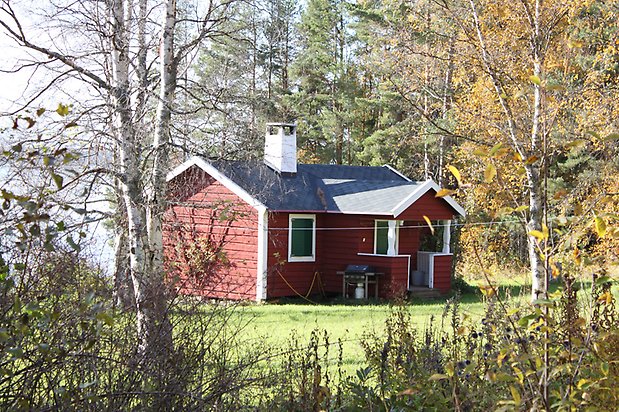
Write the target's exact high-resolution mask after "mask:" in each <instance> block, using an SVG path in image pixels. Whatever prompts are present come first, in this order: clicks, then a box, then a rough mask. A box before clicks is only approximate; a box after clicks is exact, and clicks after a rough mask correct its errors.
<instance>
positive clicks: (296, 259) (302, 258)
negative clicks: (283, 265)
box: [288, 256, 316, 262]
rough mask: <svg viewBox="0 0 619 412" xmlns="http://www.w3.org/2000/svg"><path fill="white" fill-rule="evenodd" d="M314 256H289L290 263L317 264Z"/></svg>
mask: <svg viewBox="0 0 619 412" xmlns="http://www.w3.org/2000/svg"><path fill="white" fill-rule="evenodd" d="M315 261H316V257H314V256H288V262H315Z"/></svg>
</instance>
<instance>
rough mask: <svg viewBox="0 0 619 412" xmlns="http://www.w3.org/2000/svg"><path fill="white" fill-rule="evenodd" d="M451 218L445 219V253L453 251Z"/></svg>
mask: <svg viewBox="0 0 619 412" xmlns="http://www.w3.org/2000/svg"><path fill="white" fill-rule="evenodd" d="M450 243H451V220H443V253H451V252H450V246H449V244H450Z"/></svg>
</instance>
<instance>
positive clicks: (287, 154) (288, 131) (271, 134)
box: [264, 123, 297, 173]
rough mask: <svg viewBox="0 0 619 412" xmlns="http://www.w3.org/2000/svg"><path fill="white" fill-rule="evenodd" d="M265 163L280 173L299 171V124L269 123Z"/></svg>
mask: <svg viewBox="0 0 619 412" xmlns="http://www.w3.org/2000/svg"><path fill="white" fill-rule="evenodd" d="M264 163H265V164H266V165H267V166H269V167H270V168H271V169H273V170H275V171H276V172H279V173H297V125H296V124H290V123H267V132H266V136H265V139H264Z"/></svg>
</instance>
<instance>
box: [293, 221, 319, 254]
mask: <svg viewBox="0 0 619 412" xmlns="http://www.w3.org/2000/svg"><path fill="white" fill-rule="evenodd" d="M291 225H292V236H291V241H292V245H291V247H290V255H291V256H295V257H300V256H313V253H312V252H313V250H312V249H313V248H312V245H313V243H314V220H313V219H303V218H293V219H291Z"/></svg>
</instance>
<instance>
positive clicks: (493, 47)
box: [439, 0, 568, 300]
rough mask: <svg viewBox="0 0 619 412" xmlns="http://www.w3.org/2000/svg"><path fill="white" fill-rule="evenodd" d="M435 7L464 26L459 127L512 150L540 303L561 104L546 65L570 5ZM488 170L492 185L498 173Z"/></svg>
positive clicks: (472, 0)
mask: <svg viewBox="0 0 619 412" xmlns="http://www.w3.org/2000/svg"><path fill="white" fill-rule="evenodd" d="M439 3H440V4H442V6H443V8H444V10H445V11H447V12H448V13H449V15H450V16H451V17H452V19H453V21H455V22H456V23H457V24H458V25H459V27H460V28H461V31H462V36H461V37H460V38H459V41H461V42H462V44H466V45H468V46H467V47H463V48H462V49H461V50H460V55H459V63H460V67H461V68H463V69H465V70H467V72H466V73H465V72H460V73H459V74H458V75H459V76H461V77H460V79H462V80H459V81H462V82H463V83H464V84H467V85H468V87H470V89H469V90H475V95H473V96H471V95H467V96H465V95H461V96H460V98H459V100H458V102H457V105H458V106H459V119H460V121H461V122H462V125H463V126H461V129H463V130H467V129H468V130H467V132H468V133H471V134H479V135H481V136H482V137H483V138H484V139H487V138H490V139H494V140H490V141H489V142H488V145H489V146H493V145H496V144H497V143H500V145H503V146H504V147H506V148H509V149H510V150H511V152H512V153H513V155H514V158H515V159H516V162H517V165H516V169H517V170H521V171H522V174H523V176H524V182H525V187H523V190H522V195H525V196H526V198H527V209H528V210H527V212H526V230H527V233H528V234H527V241H528V242H527V243H528V255H529V263H530V272H531V281H532V290H531V298H532V299H533V300H535V299H538V298H541V297H543V296H544V295H545V293H546V292H547V287H548V285H547V277H548V272H547V269H548V267H547V266H548V265H547V262H546V261H545V260H546V259H548V255H547V241H548V238H549V233H548V228H547V225H546V221H545V219H546V209H545V205H546V203H545V197H544V196H545V192H544V185H545V181H546V177H547V170H548V160H549V159H548V156H547V154H548V147H549V144H551V143H550V139H551V136H552V135H553V132H554V130H555V127H556V126H557V124H556V117H557V114H558V112H559V110H560V107H561V106H560V104H559V103H560V99H561V97H560V96H556V95H553V93H552V92H551V91H550V90H551V89H550V88H548V87H546V86H547V85H548V84H550V83H549V79H550V78H551V77H552V71H551V70H548V68H547V64H548V61H549V60H551V61H552V58H553V57H554V55H555V54H556V53H558V52H559V51H560V50H561V48H562V47H563V46H562V41H563V40H564V39H565V36H566V32H565V30H564V27H565V26H564V24H565V17H566V15H567V11H568V9H567V6H566V5H564V4H563V3H560V2H554V1H552V2H542V1H541V0H533V1H529V0H522V1H520V2H517V3H513V4H511V3H510V4H507V3H493V2H486V1H477V0H468V1H465V2H462V3H457V2H454V3H448V2H439ZM555 70H556V69H555ZM471 71H472V73H474V76H475V77H472V76H471V74H472V73H471ZM467 77H468V79H467ZM470 80H472V81H470ZM497 149H498V147H497ZM495 152H496V150H495ZM488 168H490V169H489V170H488V171H487V180H491V179H492V178H493V177H494V176H495V175H496V170H494V169H493V168H494V167H493V166H492V165H490V164H489V165H488ZM516 197H519V194H516Z"/></svg>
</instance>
